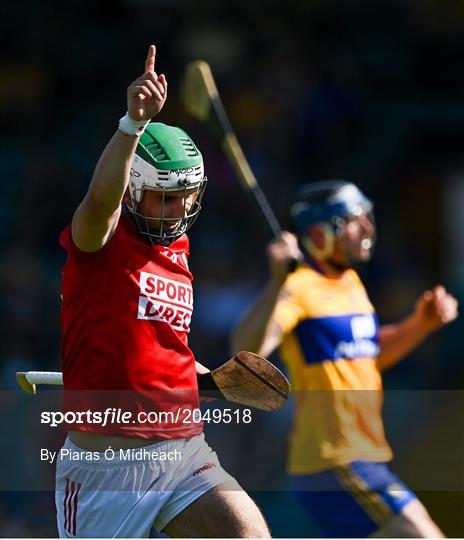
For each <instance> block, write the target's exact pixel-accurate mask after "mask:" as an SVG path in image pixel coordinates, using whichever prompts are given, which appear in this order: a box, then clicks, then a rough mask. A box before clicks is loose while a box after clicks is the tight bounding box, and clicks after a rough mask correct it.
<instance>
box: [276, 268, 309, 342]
mask: <svg viewBox="0 0 464 540" xmlns="http://www.w3.org/2000/svg"><path fill="white" fill-rule="evenodd" d="M300 277H301V276H300V275H299V272H296V273H293V274H291V275H290V276H289V277H288V278H287V281H286V282H285V284H284V286H283V287H282V292H281V293H280V296H279V299H278V301H277V305H276V307H275V310H274V313H273V320H274V321H275V322H276V323H277V324H278V325H279V326H280V328H281V329H282V330H283V332H284V334H288V333H290V332H291V331H292V330H293V329H294V328H295V327H296V326H297V325H298V323H299V322H300V321H301V320H303V319H304V317H305V311H304V305H303V302H302V299H301V292H302V285H301V279H300Z"/></svg>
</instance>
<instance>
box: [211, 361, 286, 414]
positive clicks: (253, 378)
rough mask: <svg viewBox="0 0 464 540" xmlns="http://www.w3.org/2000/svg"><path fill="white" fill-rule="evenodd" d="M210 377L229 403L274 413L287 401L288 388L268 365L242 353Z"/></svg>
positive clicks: (272, 367) (269, 363)
mask: <svg viewBox="0 0 464 540" xmlns="http://www.w3.org/2000/svg"><path fill="white" fill-rule="evenodd" d="M211 375H212V377H213V379H214V382H215V383H216V384H217V386H218V388H219V389H220V390H221V392H222V394H223V395H224V397H225V398H226V399H227V400H228V401H232V402H234V403H240V404H241V405H246V406H248V407H256V408H257V409H262V410H265V411H275V410H277V409H279V408H280V407H282V405H283V404H284V403H285V401H286V400H287V398H288V394H289V391H290V384H289V382H288V380H287V378H286V377H285V375H284V374H283V373H282V372H281V371H280V370H278V369H277V368H276V367H275V366H274V365H273V364H271V362H269V361H268V360H266V359H265V358H262V357H261V356H258V355H257V354H254V353H251V352H246V351H241V352H239V353H237V354H236V355H235V356H234V357H232V358H231V359H230V360H229V361H227V362H226V363H225V364H223V365H222V366H220V367H219V368H217V369H215V370H213V371H212V372H211Z"/></svg>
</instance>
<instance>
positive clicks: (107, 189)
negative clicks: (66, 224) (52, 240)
mask: <svg viewBox="0 0 464 540" xmlns="http://www.w3.org/2000/svg"><path fill="white" fill-rule="evenodd" d="M155 55H156V48H155V46H154V45H151V46H150V48H149V50H148V56H147V59H146V61H145V72H144V74H143V75H142V76H141V77H139V78H138V79H136V80H135V81H134V82H133V83H132V84H131V85H130V86H129V87H128V89H127V114H126V116H125V117H124V118H122V119H121V121H120V123H119V128H118V130H117V131H116V133H115V134H114V135H113V137H112V138H111V140H110V142H109V143H108V145H107V146H106V148H105V150H104V151H103V153H102V155H101V156H100V159H99V160H98V163H97V166H96V168H95V172H94V174H93V178H92V181H91V183H90V186H89V189H88V191H87V194H86V195H85V197H84V199H83V201H82V202H81V204H80V205H79V207H78V208H77V210H76V212H75V213H74V216H73V220H72V237H73V240H74V243H75V244H76V245H77V247H78V248H79V249H81V250H82V251H89V252H91V251H98V250H99V249H101V248H102V247H103V246H104V245H105V244H106V243H107V242H108V240H109V239H110V238H111V236H112V234H113V232H114V231H115V229H116V226H117V224H118V220H119V217H120V214H121V202H122V200H123V197H124V193H125V191H126V188H127V184H128V182H129V173H130V167H131V163H132V159H133V157H134V153H135V149H136V147H137V143H138V140H139V136H140V135H141V134H142V133H143V131H144V128H145V126H146V124H148V122H149V121H150V120H151V118H153V116H155V115H156V114H158V112H159V111H160V110H161V109H162V107H163V105H164V103H165V101H166V97H167V81H166V77H165V76H164V75H160V76H159V77H158V75H157V74H156V72H155Z"/></svg>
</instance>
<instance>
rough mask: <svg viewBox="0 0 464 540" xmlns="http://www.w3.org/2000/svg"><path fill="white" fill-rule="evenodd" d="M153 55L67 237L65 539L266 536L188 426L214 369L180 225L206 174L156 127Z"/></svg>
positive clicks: (61, 473)
mask: <svg viewBox="0 0 464 540" xmlns="http://www.w3.org/2000/svg"><path fill="white" fill-rule="evenodd" d="M155 54H156V49H155V47H154V45H152V46H150V48H149V51H148V56H147V59H146V63H145V73H144V74H143V75H142V76H141V77H139V78H138V79H136V80H135V81H134V82H133V83H132V84H131V85H130V86H129V87H128V90H127V109H128V111H127V114H126V116H124V117H123V118H122V119H121V120H120V122H119V129H118V130H116V133H115V134H114V135H113V137H112V139H111V140H110V142H109V143H108V145H107V146H106V148H105V150H104V151H103V153H102V155H101V157H100V159H99V161H98V164H97V166H96V169H95V172H94V175H93V178H92V181H91V183H90V187H89V189H88V192H87V194H86V195H85V197H84V199H83V201H82V202H81V204H80V205H79V207H78V208H77V210H76V212H75V214H74V217H73V219H72V223H71V225H70V226H68V227H67V228H66V229H65V230H64V231H63V233H62V234H61V237H60V243H61V245H62V246H63V247H64V249H65V250H66V252H67V260H66V263H65V265H64V267H63V276H62V298H63V304H62V314H61V327H62V334H63V342H62V357H63V366H62V367H63V377H64V387H65V398H64V409H65V411H67V412H70V413H76V414H77V413H79V412H81V417H80V418H79V417H78V421H76V422H75V423H73V424H68V426H67V427H68V429H69V435H68V438H67V440H66V442H65V444H64V447H63V448H62V450H61V452H60V455H59V460H58V464H57V473H56V508H57V520H58V529H59V534H60V537H69V536H74V537H76V536H82V537H89V536H91V537H148V536H149V535H150V530H151V529H152V528H155V529H156V530H157V531H159V532H161V531H163V532H165V533H167V534H168V535H170V536H183V537H186V536H189V537H198V536H200V537H218V536H228V537H268V536H269V531H268V528H267V525H266V523H265V521H264V518H263V516H262V514H261V513H260V511H259V510H258V508H257V506H256V505H255V504H254V502H253V501H252V500H251V499H250V497H249V496H248V495H247V494H246V493H245V492H244V491H243V490H242V489H241V488H240V486H239V485H238V483H237V482H236V481H235V480H234V479H233V478H232V477H231V476H230V475H229V474H227V473H226V472H225V471H224V470H223V469H222V467H221V465H220V463H219V461H218V458H217V456H216V454H215V452H213V451H212V450H211V448H210V447H209V446H208V445H207V443H206V442H205V440H204V436H203V433H202V424H201V423H199V422H194V421H192V417H193V415H194V411H195V410H196V409H197V408H198V401H199V398H198V384H199V381H201V380H202V377H203V378H208V370H207V369H206V368H205V367H203V366H202V365H201V364H199V363H197V362H195V359H194V356H193V353H192V351H191V350H190V349H189V347H188V341H187V334H188V332H189V323H190V318H191V314H192V287H191V281H192V276H191V274H190V272H189V269H188V266H187V257H188V249H189V246H188V239H187V237H186V235H185V232H186V231H187V230H188V229H189V227H190V226H191V225H192V224H193V222H194V221H195V219H196V217H197V215H198V212H199V211H200V209H201V200H202V194H203V191H204V188H205V184H206V177H205V175H204V171H203V160H202V157H201V154H200V152H199V151H198V149H197V148H196V146H195V144H194V143H193V141H192V140H191V139H190V137H189V136H188V135H187V134H186V133H185V132H184V131H182V130H181V129H179V128H176V127H172V126H167V125H165V124H161V123H150V120H151V119H152V118H153V117H154V116H155V115H156V114H158V113H159V112H160V110H161V109H162V107H163V105H164V103H165V101H166V97H167V81H166V78H165V76H164V75H159V76H158V75H157V74H156V72H155ZM86 411H87V413H85V414H84V412H86ZM115 411H120V414H119V415H114V414H113V413H114V412H115ZM123 413H126V416H125V418H126V420H127V418H130V420H129V421H122V420H121V414H123ZM147 413H152V416H151V421H149V422H147V421H145V420H146V418H147V417H146V414H147ZM153 413H155V419H153ZM99 415H100V416H99ZM143 415H145V416H143ZM163 415H164V416H163ZM68 416H69V415H68Z"/></svg>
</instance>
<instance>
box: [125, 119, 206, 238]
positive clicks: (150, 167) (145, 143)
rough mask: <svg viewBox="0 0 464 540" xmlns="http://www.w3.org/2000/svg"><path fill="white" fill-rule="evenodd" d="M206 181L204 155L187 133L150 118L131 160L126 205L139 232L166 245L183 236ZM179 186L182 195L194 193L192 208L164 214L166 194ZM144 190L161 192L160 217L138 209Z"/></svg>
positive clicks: (198, 203) (177, 189) (198, 210)
mask: <svg viewBox="0 0 464 540" xmlns="http://www.w3.org/2000/svg"><path fill="white" fill-rule="evenodd" d="M206 182H207V178H206V176H205V174H204V168H203V158H202V156H201V154H200V152H199V150H198V148H197V147H196V146H195V143H194V142H193V141H192V139H191V138H190V137H189V136H188V135H187V133H185V131H183V130H182V129H179V128H177V127H174V126H167V125H166V124H161V123H159V122H152V123H150V124H148V126H147V128H146V130H145V132H144V133H143V135H142V136H141V137H140V141H139V143H138V145H137V148H136V151H135V156H134V159H133V161H132V165H131V170H130V179H129V194H130V204H127V209H128V210H129V212H130V214H131V215H132V216H133V218H134V221H135V222H136V224H137V226H138V228H139V231H140V233H141V234H143V235H146V236H147V237H148V238H149V239H150V241H151V242H152V243H154V244H162V245H169V244H171V243H172V242H173V241H174V240H176V239H177V238H179V237H180V236H182V235H183V234H184V233H185V232H186V231H187V230H188V229H189V228H190V227H191V226H192V225H193V223H194V222H195V220H196V218H197V217H198V213H199V212H200V210H201V200H202V197H203V192H204V190H205V187H206ZM182 190H184V191H185V196H187V195H188V194H190V193H195V196H194V202H193V204H192V206H191V208H189V209H186V211H185V212H184V215H182V216H176V217H165V216H164V198H165V196H168V194H169V192H173V191H175V192H179V191H182ZM145 191H159V192H162V194H163V197H162V204H161V212H160V216H159V217H148V216H145V215H143V214H142V213H140V212H139V206H140V202H141V201H142V198H143V194H144V192H145ZM173 224H175V225H174V226H173Z"/></svg>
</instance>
